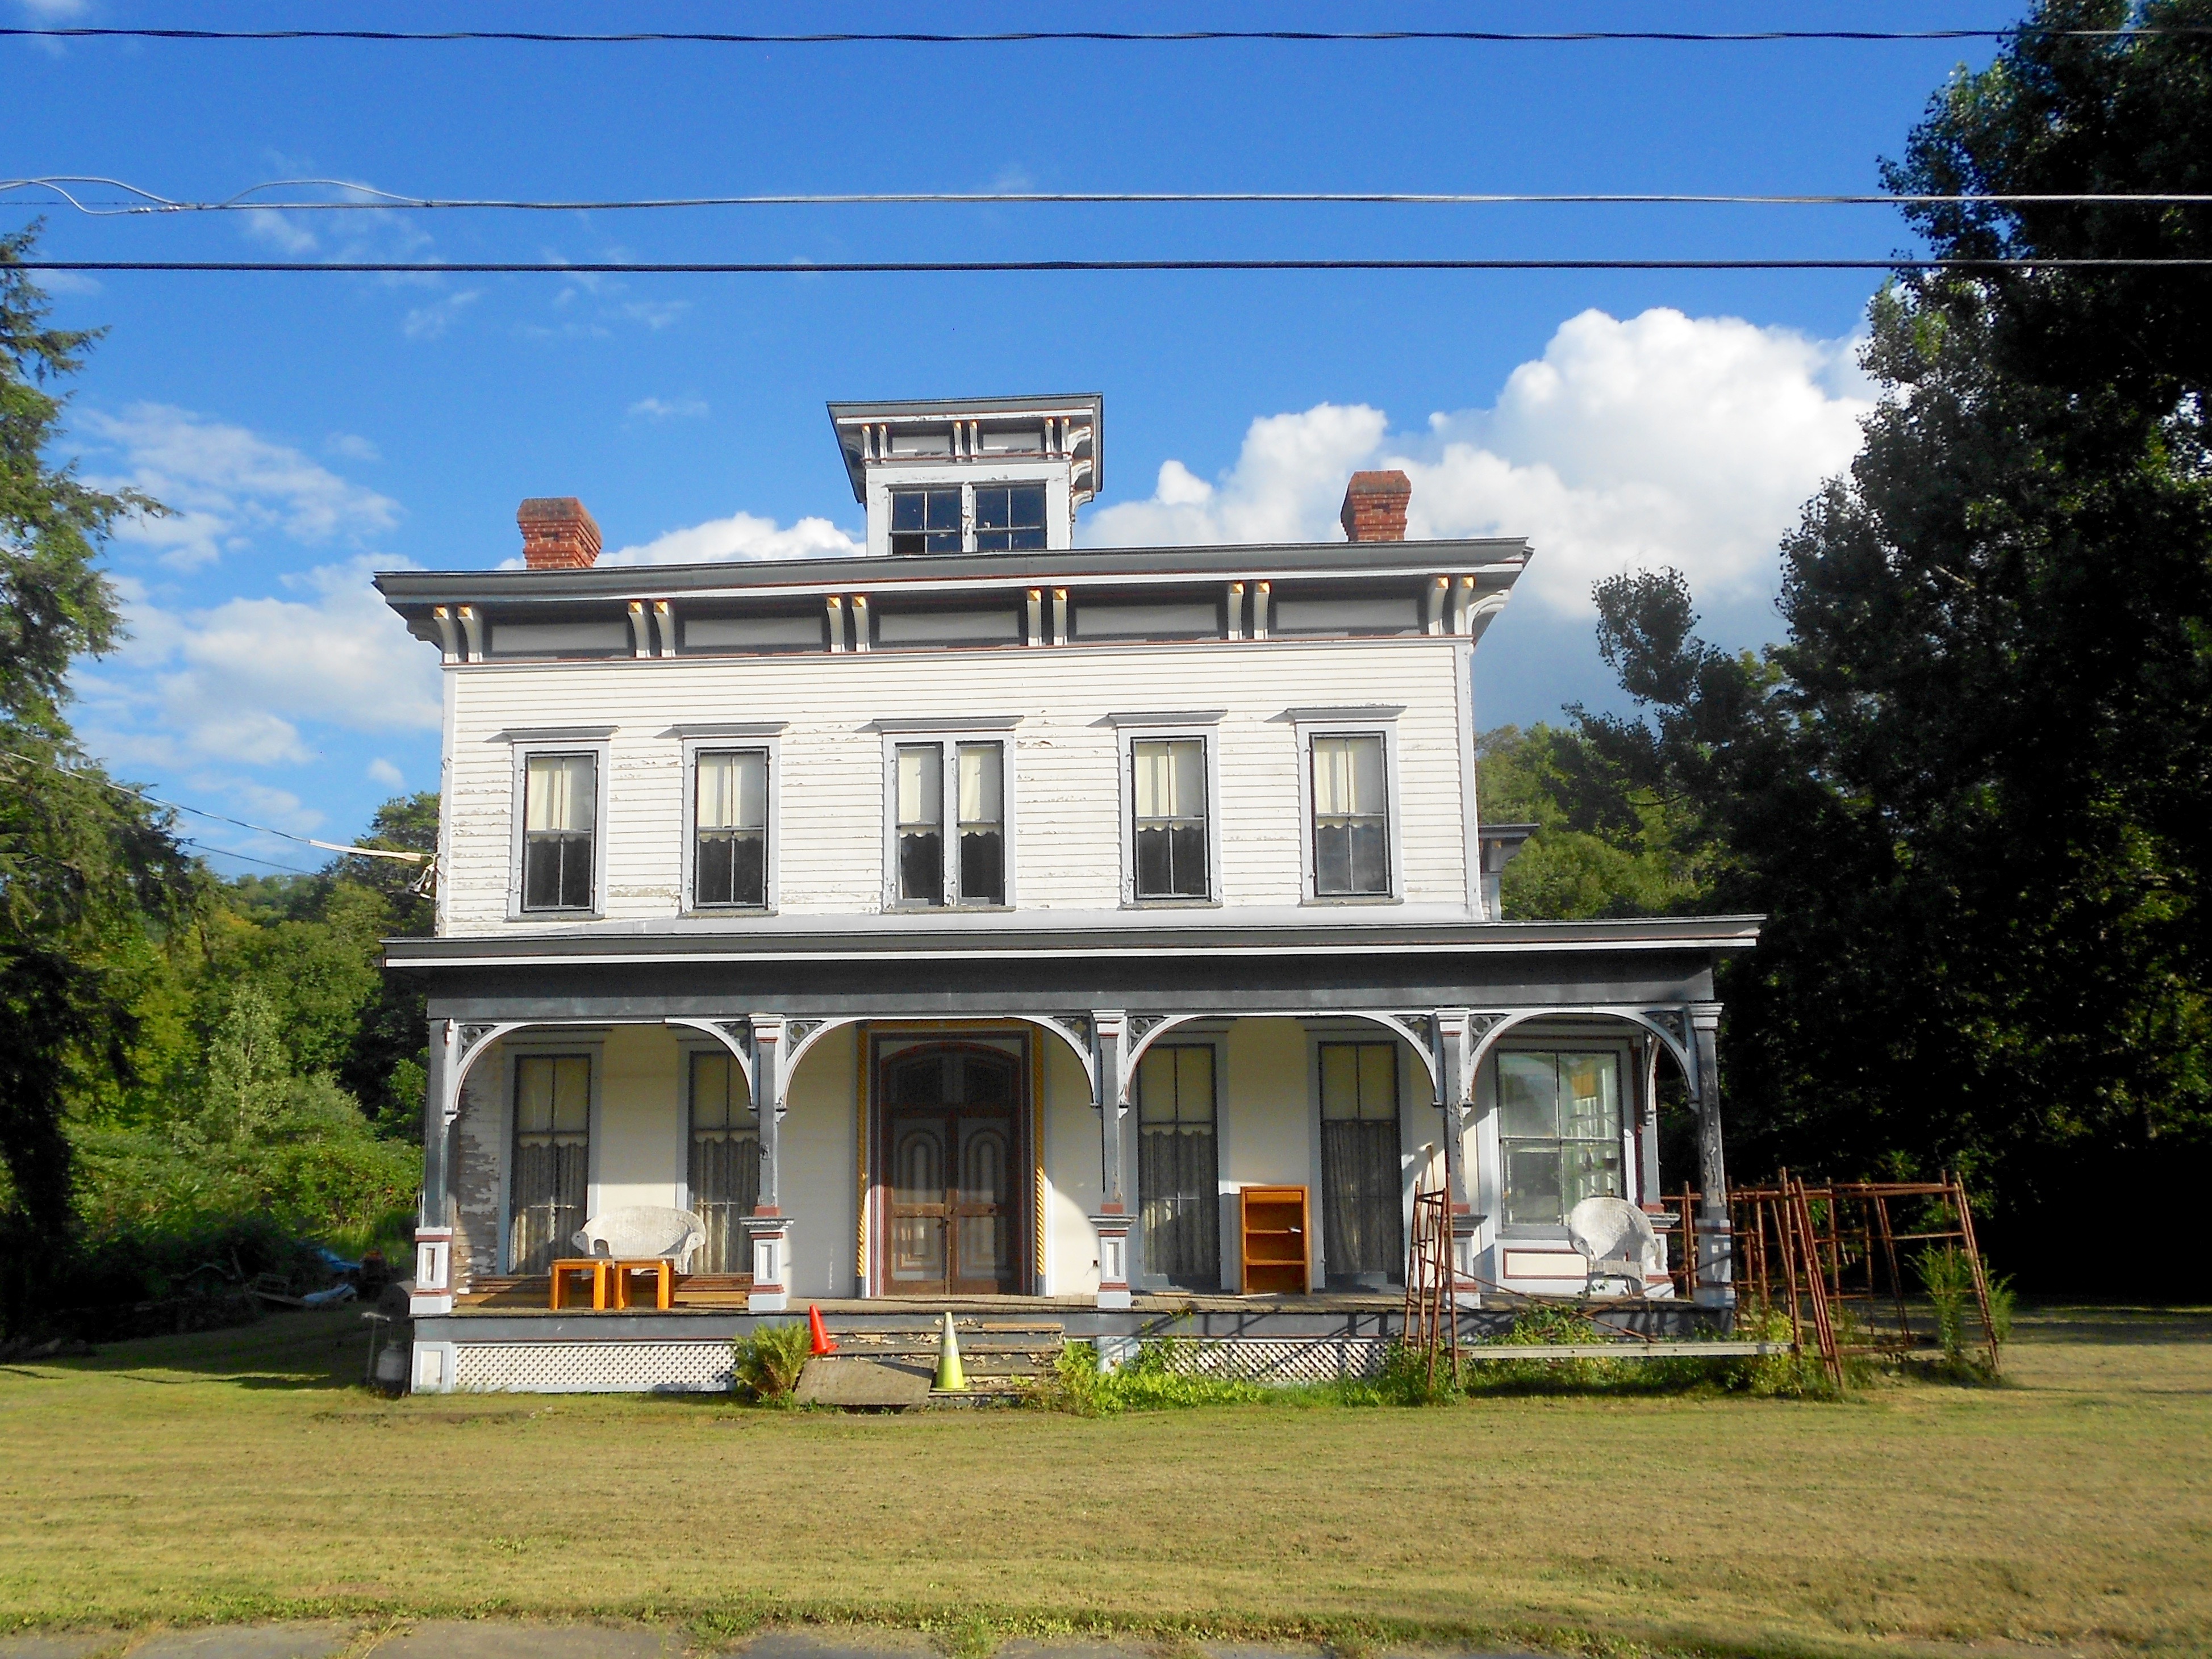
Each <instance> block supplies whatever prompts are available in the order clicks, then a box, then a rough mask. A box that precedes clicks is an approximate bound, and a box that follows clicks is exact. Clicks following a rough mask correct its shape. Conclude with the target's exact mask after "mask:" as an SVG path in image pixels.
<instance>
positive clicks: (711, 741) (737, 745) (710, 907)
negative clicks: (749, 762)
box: [683, 727, 783, 916]
mask: <svg viewBox="0 0 2212 1659" xmlns="http://www.w3.org/2000/svg"><path fill="white" fill-rule="evenodd" d="M777 729H778V731H781V727H779V728H777ZM738 730H739V732H741V733H742V734H741V735H732V736H729V737H716V736H713V735H708V736H703V737H688V736H687V737H686V738H684V848H683V853H684V889H683V894H684V904H683V914H684V915H686V916H772V915H775V913H776V908H777V904H778V902H779V899H780V898H781V891H782V889H781V880H780V878H781V875H782V868H781V865H782V857H783V822H782V810H781V797H782V792H781V789H780V788H779V787H778V785H779V783H780V782H781V778H782V772H783V743H782V739H781V738H780V737H778V736H775V735H773V734H763V735H753V734H751V733H750V732H743V728H739V729H738ZM740 751H750V752H751V753H754V754H759V755H765V756H766V757H768V816H767V829H766V831H765V833H766V835H767V836H768V859H767V863H768V873H767V876H766V879H765V885H764V887H763V893H762V897H763V901H764V902H762V903H759V904H702V903H701V902H699V895H698V887H697V884H696V878H697V872H698V862H699V757H700V756H701V755H702V754H714V755H726V754H732V753H737V752H740Z"/></svg>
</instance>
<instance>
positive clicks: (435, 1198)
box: [407, 1019, 461, 1318]
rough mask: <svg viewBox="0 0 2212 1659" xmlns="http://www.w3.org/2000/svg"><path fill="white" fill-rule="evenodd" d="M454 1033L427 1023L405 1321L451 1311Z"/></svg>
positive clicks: (456, 1084)
mask: <svg viewBox="0 0 2212 1659" xmlns="http://www.w3.org/2000/svg"><path fill="white" fill-rule="evenodd" d="M460 1041H461V1034H460V1028H459V1026H458V1025H457V1024H455V1023H454V1022H453V1021H452V1020H450V1019H434V1020H432V1021H431V1022H430V1065H429V1077H428V1083H427V1085H426V1086H425V1087H424V1089H423V1091H422V1202H421V1206H420V1207H419V1208H418V1209H417V1210H416V1216H415V1289H414V1291H413V1293H412V1294H411V1295H410V1297H409V1298H408V1304H407V1311H408V1314H409V1316H410V1317H412V1318H421V1317H422V1316H424V1315H426V1314H449V1313H451V1312H453V1120H454V1118H456V1117H457V1116H459V1098H458V1097H459V1088H460V1060H461V1055H460Z"/></svg>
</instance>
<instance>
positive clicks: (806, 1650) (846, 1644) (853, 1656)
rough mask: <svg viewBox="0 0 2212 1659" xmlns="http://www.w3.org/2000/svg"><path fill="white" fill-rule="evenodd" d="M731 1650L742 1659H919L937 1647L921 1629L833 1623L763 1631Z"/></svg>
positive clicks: (932, 1652) (931, 1653) (932, 1654)
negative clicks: (799, 1628) (808, 1627)
mask: <svg viewBox="0 0 2212 1659" xmlns="http://www.w3.org/2000/svg"><path fill="white" fill-rule="evenodd" d="M732 1651H733V1653H734V1654H736V1655H738V1656H741V1659H918V1656H921V1655H925V1654H927V1655H931V1656H934V1655H935V1654H936V1652H937V1651H938V1650H937V1649H936V1648H934V1647H933V1646H932V1645H931V1644H930V1642H929V1640H928V1638H926V1637H924V1636H923V1635H922V1634H921V1632H918V1631H898V1630H876V1629H872V1628H870V1627H867V1626H831V1627H829V1628H828V1629H823V1630H769V1631H763V1632H761V1633H760V1634H759V1635H758V1636H756V1637H754V1638H752V1639H751V1640H750V1641H748V1642H744V1643H740V1644H738V1646H737V1648H735V1649H734V1650H732Z"/></svg>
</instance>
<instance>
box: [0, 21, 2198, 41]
mask: <svg viewBox="0 0 2212 1659" xmlns="http://www.w3.org/2000/svg"><path fill="white" fill-rule="evenodd" d="M2029 33H2033V34H2037V35H2042V36H2048V37H2051V38H2056V39H2061V40H2147V39H2151V38H2154V37H2157V36H2163V35H2180V36H2190V35H2201V34H2206V33H2212V28H2208V27H2204V26H2203V25H2197V24H2179V25H2162V26H2154V27H2142V28H2117V29H2086V28H2071V29H2030V28H2027V27H2021V26H2020V25H2017V24H2015V26H2013V27H2009V28H1995V29H1987V28H1984V29H1744V30H1736V31H1711V30H1695V29H1555V30H1515V29H1004V30H996V31H982V32H974V33H937V32H926V31H922V30H914V29H898V30H878V29H839V30H828V31H823V32H821V33H732V32H729V31H724V30H702V29H635V30H623V31H620V32H617V33H568V32H563V31H557V30H550V29H194V28H92V27H81V28H0V37H6V36H10V35H13V36H21V37H25V38H27V39H31V40H370V41H471V40H488V41H516V42H520V43H523V44H526V45H532V46H641V45H642V46H652V45H660V44H670V45H684V46H695V45H696V46H874V45H882V46H1027V45H1032V44H1049V43H1052V42H1054V41H1078V42H1099V43H1103V44H1107V45H1117V46H1119V45H1130V46H1155V45H1158V46H1184V45H1190V44H1194V43H1201V42H1207V41H1289V42H1293V43H1300V44H1304V43H1322V44H1326V43H1331V42H1339V41H1344V42H1369V43H1378V42H1379V43H1385V44H1387V43H1390V42H1398V41H1405V42H1413V43H1416V44H1418V43H1419V42H1423V41H1437V42H1449V43H1459V44H1463V45H1471V46H1516V45H1535V46H1581V45H1589V44H1604V43H1620V44H1631V45H1638V44H1655V45H1665V46H1675V45H1682V46H1702V45H1729V46H1758V45H1767V44H1773V43H1786V42H1790V41H1850V42H1882V41H1916V40H1918V41H1942V40H2012V39H2015V38H2016V37H2018V36H2021V35H2024V34H2029Z"/></svg>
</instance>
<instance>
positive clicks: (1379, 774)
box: [1313, 732, 1390, 898]
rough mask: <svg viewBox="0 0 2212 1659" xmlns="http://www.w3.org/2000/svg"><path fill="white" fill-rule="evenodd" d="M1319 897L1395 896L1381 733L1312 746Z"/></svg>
mask: <svg viewBox="0 0 2212 1659" xmlns="http://www.w3.org/2000/svg"><path fill="white" fill-rule="evenodd" d="M1313 814H1314V821H1313V850H1314V892H1315V893H1316V896H1321V897H1324V898H1337V897H1367V896H1380V895H1386V894H1388V893H1389V890H1390V795H1389V786H1388V782H1387V781H1386V780H1385V778H1384V777H1383V738H1382V734H1381V733H1379V732H1365V733H1361V734H1359V735H1357V736H1352V737H1316V738H1314V740H1313Z"/></svg>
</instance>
